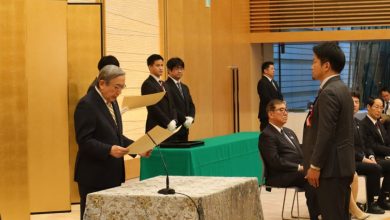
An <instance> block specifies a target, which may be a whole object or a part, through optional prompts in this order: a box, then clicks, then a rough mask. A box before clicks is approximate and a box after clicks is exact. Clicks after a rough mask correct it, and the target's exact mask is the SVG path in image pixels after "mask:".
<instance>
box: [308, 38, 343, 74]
mask: <svg viewBox="0 0 390 220" xmlns="http://www.w3.org/2000/svg"><path fill="white" fill-rule="evenodd" d="M313 52H314V54H315V55H316V56H317V57H318V59H319V60H320V61H321V64H323V63H326V62H329V63H330V67H331V68H332V70H333V71H335V72H337V73H340V72H341V71H342V70H343V69H344V66H345V55H344V52H343V51H342V50H341V48H340V47H339V45H338V44H337V43H336V42H325V43H321V44H318V45H317V46H314V47H313Z"/></svg>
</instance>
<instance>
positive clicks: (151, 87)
mask: <svg viewBox="0 0 390 220" xmlns="http://www.w3.org/2000/svg"><path fill="white" fill-rule="evenodd" d="M147 65H148V68H149V72H150V75H149V77H148V78H147V79H146V80H145V81H144V82H143V83H142V86H141V94H142V95H147V94H152V93H158V92H162V91H166V90H167V88H165V85H164V82H163V81H162V80H161V79H160V77H161V75H162V74H163V72H164V59H163V58H162V56H160V55H158V54H152V55H150V56H149V57H148V59H147ZM146 108H147V110H148V116H147V119H146V126H145V131H146V132H148V131H149V130H151V129H152V128H154V127H155V126H156V125H159V126H160V127H163V128H167V129H168V130H170V131H174V130H175V129H176V127H177V113H176V110H175V108H174V104H173V100H172V98H171V96H170V94H169V93H168V92H167V93H166V94H165V96H164V97H163V98H162V99H161V100H160V101H159V102H158V103H156V104H154V105H150V106H148V107H146ZM168 140H171V137H170V138H168V139H167V141H168Z"/></svg>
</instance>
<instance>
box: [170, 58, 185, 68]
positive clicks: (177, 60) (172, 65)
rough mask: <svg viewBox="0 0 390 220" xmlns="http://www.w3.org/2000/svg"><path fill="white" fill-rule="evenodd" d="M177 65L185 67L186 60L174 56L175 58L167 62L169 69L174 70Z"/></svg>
mask: <svg viewBox="0 0 390 220" xmlns="http://www.w3.org/2000/svg"><path fill="white" fill-rule="evenodd" d="M175 67H182V68H184V62H183V60H182V59H180V58H179V57H173V58H171V59H169V60H168V62H167V68H168V69H169V70H173V68H175Z"/></svg>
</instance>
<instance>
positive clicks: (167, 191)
mask: <svg viewBox="0 0 390 220" xmlns="http://www.w3.org/2000/svg"><path fill="white" fill-rule="evenodd" d="M146 134H147V135H148V137H149V138H150V140H152V142H153V143H154V145H155V146H157V144H156V142H155V141H154V140H153V138H152V137H151V136H150V135H149V134H148V133H146ZM157 149H158V152H159V153H160V158H161V161H162V164H163V167H164V170H165V173H166V174H167V177H166V187H165V188H162V189H160V190H159V191H157V193H159V194H163V195H172V194H175V190H174V189H172V188H169V174H168V168H167V164H166V163H165V160H164V157H163V155H162V153H161V150H160V146H157Z"/></svg>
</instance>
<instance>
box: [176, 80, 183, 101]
mask: <svg viewBox="0 0 390 220" xmlns="http://www.w3.org/2000/svg"><path fill="white" fill-rule="evenodd" d="M176 84H177V88H178V89H179V91H180V95H181V97H183V98H184V94H183V90H182V88H181V83H180V82H177V83H176Z"/></svg>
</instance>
